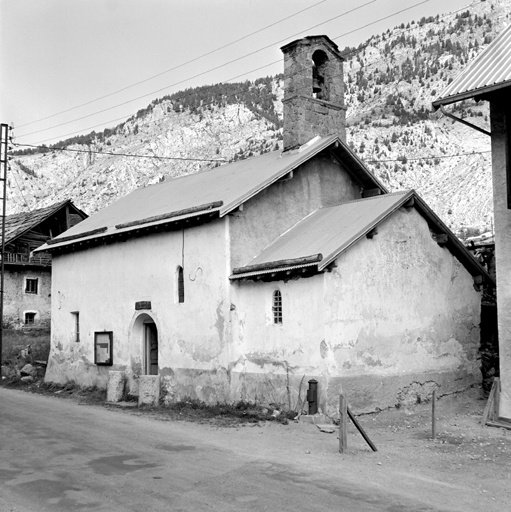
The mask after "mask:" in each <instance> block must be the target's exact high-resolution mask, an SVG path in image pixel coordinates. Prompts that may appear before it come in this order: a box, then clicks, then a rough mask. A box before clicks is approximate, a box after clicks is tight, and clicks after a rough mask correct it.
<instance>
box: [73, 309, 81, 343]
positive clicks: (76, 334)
mask: <svg viewBox="0 0 511 512" xmlns="http://www.w3.org/2000/svg"><path fill="white" fill-rule="evenodd" d="M71 314H72V315H73V320H74V331H73V337H74V340H75V341H76V342H79V341H80V313H78V311H75V312H74V313H71Z"/></svg>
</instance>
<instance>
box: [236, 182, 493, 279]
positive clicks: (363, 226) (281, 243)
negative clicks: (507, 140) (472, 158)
mask: <svg viewBox="0 0 511 512" xmlns="http://www.w3.org/2000/svg"><path fill="white" fill-rule="evenodd" d="M411 200H413V207H414V208H415V209H416V210H417V211H418V212H419V214H420V215H421V216H422V217H424V218H425V219H426V221H427V222H428V224H429V225H430V227H433V228H434V229H435V231H437V232H439V233H446V234H447V236H448V241H447V243H446V244H445V246H446V247H447V248H448V249H449V250H450V252H451V253H452V254H453V255H454V256H456V258H457V259H458V260H459V261H460V262H461V263H462V264H463V265H464V266H465V267H466V268H467V270H468V271H469V272H470V273H471V274H472V275H473V276H476V275H482V276H484V277H485V278H486V280H487V281H489V282H494V280H493V279H492V278H491V276H490V275H489V274H488V273H487V272H486V270H485V269H484V268H483V267H482V266H481V264H480V263H479V262H478V261H477V260H476V259H475V258H474V257H473V255H472V254H471V253H470V252H469V251H468V250H467V249H466V248H465V247H464V246H463V244H462V243H461V242H460V241H459V240H458V239H457V238H456V236H455V235H454V234H453V233H452V232H451V231H450V230H449V228H448V227H447V226H446V225H445V224H444V223H443V222H442V221H441V220H440V219H439V218H438V216H437V215H436V214H435V213H434V212H433V211H432V210H431V209H430V208H429V207H428V206H427V205H426V203H424V201H423V200H422V199H421V198H420V197H419V196H418V195H417V193H416V192H415V191H414V190H405V191H401V192H394V193H392V194H385V195H380V196H375V197H371V198H367V199H359V200H356V201H350V202H348V203H343V204H340V205H338V206H331V207H326V208H320V209H318V210H315V211H314V212H312V213H311V214H309V215H308V216H307V217H305V218H304V219H302V220H301V221H300V222H298V223H297V224H295V225H294V226H293V227H292V228H291V229H289V230H288V231H286V232H285V233H283V234H282V235H281V236H279V237H278V238H277V239H276V240H275V241H274V242H272V243H271V244H270V245H269V246H268V247H266V248H265V249H264V250H263V251H262V252H261V253H260V254H259V255H258V256H256V257H255V258H254V259H253V260H251V261H250V262H248V263H247V264H246V265H245V266H246V267H247V274H243V273H241V272H240V273H238V274H237V275H233V276H231V279H238V278H240V277H247V276H248V275H250V276H255V275H258V274H262V273H263V272H265V273H270V272H271V270H261V271H255V272H250V270H251V268H252V267H253V266H254V265H263V266H264V264H268V265H269V266H270V264H271V263H272V262H273V261H280V260H292V259H297V258H304V257H307V256H308V255H309V254H316V253H317V254H322V255H323V258H322V260H321V261H320V262H319V263H318V264H317V265H318V270H319V271H322V270H324V269H325V268H326V267H328V265H329V264H330V263H332V262H333V261H334V260H335V259H336V258H337V257H338V256H339V255H340V254H341V253H342V252H343V251H345V250H347V249H348V248H349V247H351V246H352V245H353V244H355V243H356V242H358V240H360V239H361V238H362V237H364V236H365V235H366V234H368V233H369V232H370V231H371V230H372V229H374V228H375V227H376V226H377V225H378V224H379V223H381V222H382V221H383V220H385V219H386V218H388V217H389V216H390V215H392V214H393V213H394V212H395V211H396V210H397V209H398V208H400V207H401V206H403V205H406V204H407V203H408V202H409V201H410V204H412V202H411ZM289 268H291V267H289ZM242 269H243V267H241V268H240V269H237V270H238V271H242ZM283 269H284V268H281V269H279V270H283ZM273 272H275V270H273Z"/></svg>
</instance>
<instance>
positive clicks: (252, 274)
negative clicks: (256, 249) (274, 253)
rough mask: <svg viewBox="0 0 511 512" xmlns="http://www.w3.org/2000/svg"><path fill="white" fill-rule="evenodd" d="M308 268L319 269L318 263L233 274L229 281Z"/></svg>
mask: <svg viewBox="0 0 511 512" xmlns="http://www.w3.org/2000/svg"><path fill="white" fill-rule="evenodd" d="M306 267H318V263H317V262H316V263H302V264H300V265H288V266H285V267H276V268H271V269H264V270H254V271H252V272H244V273H240V274H231V275H230V276H229V279H230V280H231V281H235V280H236V279H246V278H248V277H256V276H261V275H267V274H278V273H281V272H290V271H292V270H297V269H301V268H306Z"/></svg>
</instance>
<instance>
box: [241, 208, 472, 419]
mask: <svg viewBox="0 0 511 512" xmlns="http://www.w3.org/2000/svg"><path fill="white" fill-rule="evenodd" d="M336 263H337V267H336V268H335V269H334V270H333V271H332V272H331V273H325V274H322V275H317V276H314V277H311V278H303V279H298V280H291V281H288V282H283V281H278V282H270V283H263V282H256V283H251V282H242V283H237V284H235V285H233V293H232V302H233V304H235V306H236V309H235V311H231V319H232V323H233V352H232V355H233V360H236V364H235V365H234V366H233V367H232V375H231V382H232V383H233V386H234V387H235V388H236V389H235V393H236V394H237V396H238V397H240V398H244V399H247V400H254V399H260V400H262V401H265V402H270V403H271V402H272V401H273V402H275V403H280V404H285V405H287V406H289V405H290V406H291V407H294V406H295V405H296V403H297V401H299V400H300V398H301V399H302V400H303V399H304V398H305V391H306V388H307V381H308V380H309V379H311V378H315V379H317V380H318V381H319V394H320V407H321V409H322V410H323V411H324V412H326V413H328V414H330V415H336V411H337V407H338V399H339V398H338V397H339V392H340V391H341V390H343V391H344V392H345V393H346V394H347V396H348V400H349V402H350V405H351V406H352V407H353V408H354V410H356V411H357V412H369V411H374V410H378V409H385V408H387V407H393V406H396V405H397V406H399V405H406V404H407V403H415V402H417V401H418V400H421V399H425V398H427V397H428V396H430V394H431V392H432V390H433V389H438V390H439V392H440V393H450V392H453V391H457V390H460V389H464V388H465V387H468V386H470V385H471V384H473V383H475V382H478V381H480V368H479V367H480V362H479V360H478V354H479V352H478V349H479V340H480V335H479V323H480V301H481V297H480V293H479V292H477V291H475V290H474V287H473V278H472V276H471V275H470V274H469V273H468V272H467V271H466V269H465V268H464V267H463V266H462V265H461V264H460V262H459V261H458V260H457V259H456V258H455V257H454V256H453V255H452V254H451V253H450V252H449V250H448V249H446V248H442V247H440V246H439V245H438V244H437V243H436V242H435V241H434V240H433V238H432V237H431V234H430V231H429V226H428V224H427V223H426V221H425V220H424V219H423V218H422V217H421V216H420V215H419V214H418V213H417V212H416V211H415V210H413V209H412V210H411V211H407V210H405V209H403V210H402V211H401V210H399V211H397V212H395V213H394V214H393V215H392V216H391V217H390V218H389V219H387V220H386V221H384V222H383V223H382V224H381V225H380V226H378V234H377V235H376V236H375V237H374V238H373V239H367V238H364V239H362V240H360V241H359V242H357V243H356V244H355V245H354V246H353V247H351V248H349V249H348V250H347V251H346V252H344V253H343V254H342V255H341V256H340V257H339V258H338V259H337V261H336ZM277 288H278V289H279V290H280V291H281V293H282V302H283V315H284V321H283V323H282V325H276V324H273V321H272V320H273V319H272V310H271V306H272V303H271V300H272V292H273V291H274V290H275V289H277ZM234 356H235V357H234Z"/></svg>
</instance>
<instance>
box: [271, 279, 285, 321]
mask: <svg viewBox="0 0 511 512" xmlns="http://www.w3.org/2000/svg"><path fill="white" fill-rule="evenodd" d="M271 312H272V317H273V324H274V325H282V324H283V323H284V322H283V320H284V315H283V309H282V292H281V291H280V290H279V289H278V288H277V289H276V290H273V293H272V302H271Z"/></svg>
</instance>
